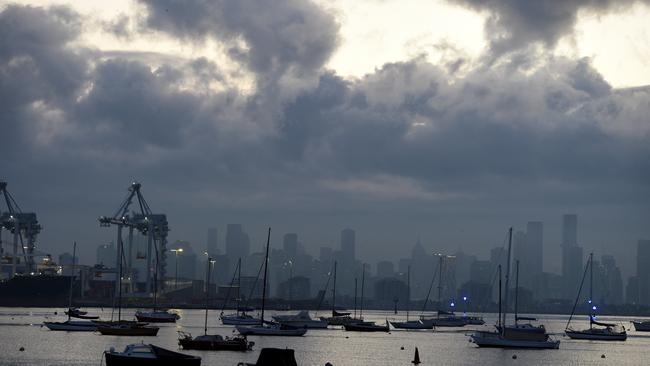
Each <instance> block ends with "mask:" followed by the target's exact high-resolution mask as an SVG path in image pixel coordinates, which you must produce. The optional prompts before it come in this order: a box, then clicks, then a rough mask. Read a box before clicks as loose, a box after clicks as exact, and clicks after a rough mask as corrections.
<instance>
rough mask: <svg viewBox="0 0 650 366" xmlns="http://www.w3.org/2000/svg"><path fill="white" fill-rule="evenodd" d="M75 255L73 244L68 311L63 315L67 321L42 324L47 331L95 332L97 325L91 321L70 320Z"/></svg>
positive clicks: (75, 244)
mask: <svg viewBox="0 0 650 366" xmlns="http://www.w3.org/2000/svg"><path fill="white" fill-rule="evenodd" d="M76 254H77V243H76V242H75V243H74V244H73V246H72V273H71V274H70V294H69V298H68V310H67V311H66V312H65V314H66V315H67V316H68V320H66V321H64V322H43V324H44V325H45V326H46V327H47V328H48V329H49V330H64V331H68V332H94V331H95V330H97V325H96V324H95V323H93V322H91V321H83V320H72V319H71V317H73V316H74V315H73V312H72V309H76V308H73V307H72V285H73V283H74V273H75V271H74V270H75V261H76ZM77 310H79V309H77ZM84 313H86V312H84ZM86 314H87V313H86ZM97 318H98V317H94V319H97Z"/></svg>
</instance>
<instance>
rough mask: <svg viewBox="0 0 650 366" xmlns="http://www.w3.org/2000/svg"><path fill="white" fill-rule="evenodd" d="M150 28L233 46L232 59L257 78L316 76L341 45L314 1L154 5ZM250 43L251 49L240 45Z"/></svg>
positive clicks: (168, 0) (331, 23)
mask: <svg viewBox="0 0 650 366" xmlns="http://www.w3.org/2000/svg"><path fill="white" fill-rule="evenodd" d="M143 2H144V3H145V4H146V6H147V9H148V12H149V16H148V19H147V23H148V25H149V26H150V27H152V28H154V29H159V30H162V31H165V32H169V33H171V34H172V35H176V36H179V37H185V38H190V39H196V40H204V39H205V38H206V37H213V38H215V39H218V40H221V41H224V40H230V41H233V42H232V51H231V54H232V55H234V56H236V57H242V58H245V60H246V61H247V64H248V66H249V68H250V69H251V70H253V71H255V72H257V73H261V74H268V75H270V74H272V73H280V74H281V73H284V72H285V71H286V70H287V69H290V68H293V69H295V70H294V71H297V72H309V71H312V70H317V69H318V68H319V67H321V66H322V65H323V64H324V63H325V61H327V59H328V58H329V57H330V55H331V53H332V51H333V50H334V48H335V47H336V45H337V42H338V33H337V32H338V25H337V24H336V22H335V21H334V18H333V17H332V16H331V15H329V14H327V13H325V12H324V11H323V10H321V9H320V8H319V7H318V6H317V5H315V4H313V3H312V2H310V1H301V0H289V1H280V2H273V3H269V2H266V1H259V0H214V1H211V0H201V1H192V2H187V1H178V0H165V1H149V0H143ZM239 39H241V40H243V41H245V44H246V48H245V49H243V48H241V47H239V46H238V45H237V42H235V41H237V40H239Z"/></svg>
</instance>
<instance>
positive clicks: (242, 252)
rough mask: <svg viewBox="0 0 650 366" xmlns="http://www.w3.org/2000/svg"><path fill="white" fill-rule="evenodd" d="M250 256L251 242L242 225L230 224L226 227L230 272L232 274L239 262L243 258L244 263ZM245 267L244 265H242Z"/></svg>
mask: <svg viewBox="0 0 650 366" xmlns="http://www.w3.org/2000/svg"><path fill="white" fill-rule="evenodd" d="M249 254H250V240H249V238H248V235H247V234H246V233H245V232H244V230H243V228H242V225H241V224H228V226H227V227H226V255H227V256H228V263H229V265H230V268H229V270H228V272H230V273H232V271H234V269H235V266H236V265H237V261H238V260H239V259H240V258H241V260H242V262H245V261H246V258H247V257H248V256H249ZM242 266H243V265H242Z"/></svg>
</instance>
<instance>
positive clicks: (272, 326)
mask: <svg viewBox="0 0 650 366" xmlns="http://www.w3.org/2000/svg"><path fill="white" fill-rule="evenodd" d="M270 243H271V228H269V232H268V236H267V238H266V255H265V257H264V286H263V287H262V315H261V319H260V323H259V324H257V325H251V326H246V325H237V326H235V328H236V329H237V331H238V332H239V334H241V335H243V336H248V335H275V336H303V335H305V333H307V329H306V328H296V327H292V326H290V325H285V324H281V323H277V322H265V321H264V307H265V305H266V283H267V278H266V275H267V273H268V267H269V245H270Z"/></svg>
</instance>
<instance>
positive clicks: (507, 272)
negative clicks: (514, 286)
mask: <svg viewBox="0 0 650 366" xmlns="http://www.w3.org/2000/svg"><path fill="white" fill-rule="evenodd" d="M511 250H512V227H511V228H510V230H508V259H507V260H508V262H506V288H505V295H504V296H503V329H505V327H506V317H507V315H508V287H509V286H510V252H511Z"/></svg>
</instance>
